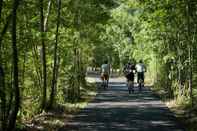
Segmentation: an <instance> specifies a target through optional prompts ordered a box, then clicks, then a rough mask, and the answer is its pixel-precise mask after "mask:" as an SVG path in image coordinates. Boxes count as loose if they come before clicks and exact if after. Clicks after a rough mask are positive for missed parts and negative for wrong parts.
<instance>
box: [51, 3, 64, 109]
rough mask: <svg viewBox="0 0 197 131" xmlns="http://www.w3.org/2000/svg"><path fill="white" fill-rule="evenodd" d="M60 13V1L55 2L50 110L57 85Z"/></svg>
mask: <svg viewBox="0 0 197 131" xmlns="http://www.w3.org/2000/svg"><path fill="white" fill-rule="evenodd" d="M60 13H61V0H57V25H56V37H55V44H54V58H53V59H54V64H53V78H52V84H51V95H50V102H49V107H50V108H52V107H53V104H54V97H55V94H56V85H57V77H58V76H57V74H58V67H59V66H58V65H57V57H58V56H57V52H58V37H59V25H60V15H61V14H60Z"/></svg>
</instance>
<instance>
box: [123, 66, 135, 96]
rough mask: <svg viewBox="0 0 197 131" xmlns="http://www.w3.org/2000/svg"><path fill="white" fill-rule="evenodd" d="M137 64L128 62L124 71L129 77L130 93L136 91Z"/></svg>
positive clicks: (127, 77)
mask: <svg viewBox="0 0 197 131" xmlns="http://www.w3.org/2000/svg"><path fill="white" fill-rule="evenodd" d="M135 70H136V69H135V64H134V63H131V62H128V63H127V64H126V65H125V66H124V69H123V73H124V75H125V77H126V79H127V87H128V90H129V94H130V93H131V91H132V92H134V89H133V88H134V76H135V74H134V73H135Z"/></svg>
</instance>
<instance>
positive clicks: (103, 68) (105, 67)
mask: <svg viewBox="0 0 197 131" xmlns="http://www.w3.org/2000/svg"><path fill="white" fill-rule="evenodd" d="M101 72H102V73H105V74H109V65H108V64H102V66H101Z"/></svg>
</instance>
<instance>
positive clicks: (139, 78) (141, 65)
mask: <svg viewBox="0 0 197 131" xmlns="http://www.w3.org/2000/svg"><path fill="white" fill-rule="evenodd" d="M135 68H136V71H137V83H138V86H139V90H141V86H144V72H146V66H145V65H144V63H143V61H142V60H140V61H139V63H138V64H136V67H135Z"/></svg>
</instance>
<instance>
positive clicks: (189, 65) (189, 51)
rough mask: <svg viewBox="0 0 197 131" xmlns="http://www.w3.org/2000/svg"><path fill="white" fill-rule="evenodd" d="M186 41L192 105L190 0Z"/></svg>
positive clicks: (188, 2) (188, 1)
mask: <svg viewBox="0 0 197 131" xmlns="http://www.w3.org/2000/svg"><path fill="white" fill-rule="evenodd" d="M186 9H187V31H188V32H187V33H188V36H187V41H188V59H189V63H188V67H189V68H188V73H189V74H188V77H189V95H190V99H191V103H192V104H191V105H192V106H193V90H192V78H193V77H192V76H193V72H192V43H191V20H190V16H191V13H192V12H191V5H190V0H187V6H186Z"/></svg>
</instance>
